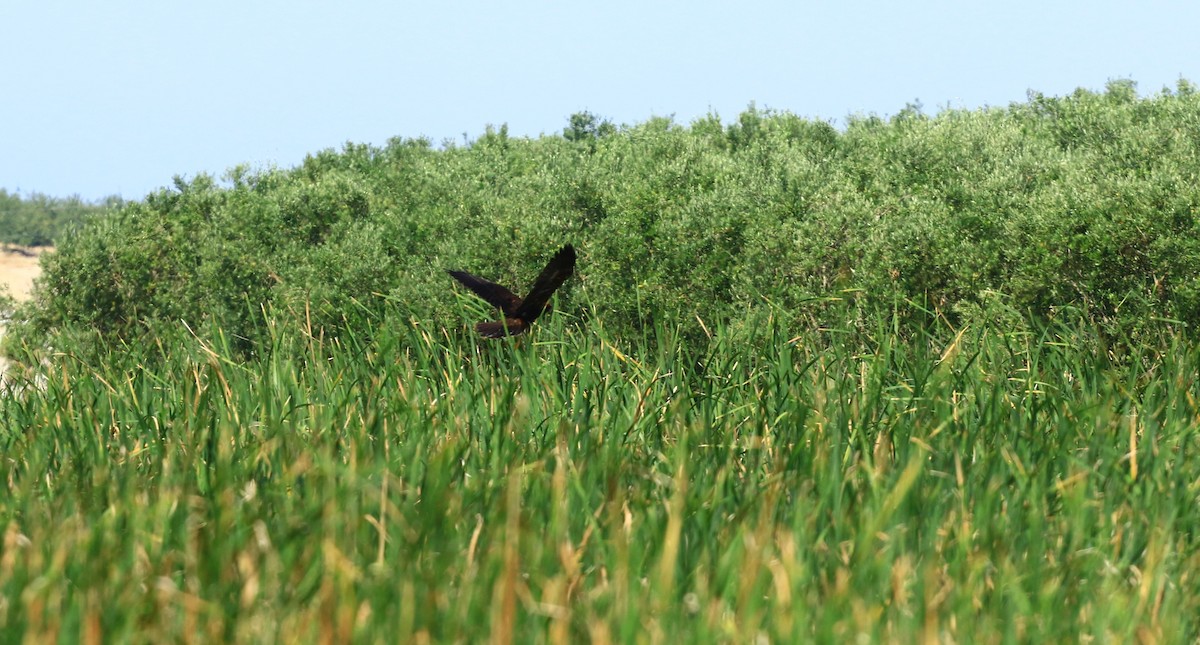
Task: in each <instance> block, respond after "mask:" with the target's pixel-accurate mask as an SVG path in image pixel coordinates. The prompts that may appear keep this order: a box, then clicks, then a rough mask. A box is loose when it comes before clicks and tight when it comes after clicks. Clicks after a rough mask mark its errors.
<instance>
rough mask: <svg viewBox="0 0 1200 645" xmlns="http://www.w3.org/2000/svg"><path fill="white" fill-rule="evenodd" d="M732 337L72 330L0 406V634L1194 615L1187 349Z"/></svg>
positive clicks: (1192, 367) (1154, 627) (423, 631)
mask: <svg viewBox="0 0 1200 645" xmlns="http://www.w3.org/2000/svg"><path fill="white" fill-rule="evenodd" d="M711 333H712V338H711V340H710V342H709V343H708V347H707V350H706V351H705V352H703V353H701V354H699V355H684V354H683V353H682V352H681V351H680V350H679V349H678V348H679V345H678V344H676V343H674V342H672V340H671V338H672V334H673V330H671V329H659V330H656V333H654V334H653V335H648V338H650V339H651V340H647V341H646V342H644V343H633V344H626V345H623V346H621V345H619V343H617V342H616V341H615V340H614V339H611V338H609V337H608V336H607V335H606V332H605V330H604V328H603V326H602V325H596V324H591V325H587V326H582V325H575V324H572V321H570V320H568V318H567V317H566V316H562V315H559V316H555V317H554V318H552V319H551V320H549V321H546V324H545V325H544V327H543V328H542V329H540V330H538V332H537V334H536V335H535V336H534V337H531V338H525V339H522V340H519V341H517V342H515V343H508V342H505V343H484V342H482V341H477V340H476V339H474V338H472V337H471V336H469V335H465V334H463V335H459V334H457V333H448V332H446V331H445V330H441V329H438V330H431V329H425V328H423V327H421V326H419V325H414V324H400V323H395V322H390V323H385V322H383V321H380V323H379V325H378V327H376V328H374V329H371V330H370V333H369V334H368V333H363V334H361V335H357V336H354V335H350V336H346V337H343V338H340V339H337V340H331V339H321V338H312V337H309V338H306V339H303V340H299V341H297V340H294V338H293V337H290V336H284V335H280V336H279V337H278V338H277V339H276V346H275V347H273V348H272V351H271V352H270V354H269V355H267V356H264V357H263V359H262V360H260V361H257V362H254V363H249V364H242V363H236V362H234V361H232V360H230V359H229V355H230V354H229V350H227V349H226V348H224V347H222V346H221V344H220V343H215V344H214V343H205V342H202V341H200V340H197V339H196V338H193V339H192V341H191V342H186V341H181V342H177V343H172V344H169V345H168V344H164V345H161V346H157V347H155V346H148V347H146V346H143V347H138V346H130V347H117V348H113V353H112V355H110V356H109V357H107V359H106V360H105V361H103V362H100V363H96V364H91V363H84V362H79V361H77V360H74V359H72V357H71V356H69V355H63V356H60V357H59V359H58V361H57V362H56V365H55V367H54V368H53V369H52V370H51V371H50V373H49V375H48V379H47V380H46V381H45V382H44V383H43V384H41V385H40V386H38V387H30V386H28V385H26V386H24V388H23V389H20V391H19V392H15V393H13V394H12V395H10V396H9V397H7V398H5V400H4V403H3V405H2V406H0V423H2V425H3V427H4V428H5V429H4V430H3V434H0V445H2V446H3V454H4V455H5V458H4V460H3V461H2V462H0V481H2V482H4V487H5V490H4V492H3V495H0V512H2V514H3V517H4V519H5V522H6V526H5V527H4V537H3V546H2V551H0V553H2V556H0V599H2V600H3V603H2V604H0V617H3V625H4V631H5V634H6V638H5V639H4V640H6V641H10V640H22V639H25V640H31V641H36V642H47V641H52V640H62V641H75V640H80V641H85V642H88V641H90V642H100V641H104V642H111V641H113V640H135V641H144V642H172V641H184V642H261V641H275V640H278V641H284V642H294V641H327V642H328V641H334V642H349V641H358V642H421V641H460V640H467V641H477V640H482V639H489V638H490V639H493V640H496V641H499V642H543V641H549V642H578V641H581V640H594V641H599V642H604V641H614V642H631V641H645V640H648V641H660V642H715V641H738V642H747V641H754V640H759V639H762V638H767V639H770V640H771V641H775V642H796V641H810V640H814V639H815V640H817V641H821V642H850V641H852V640H856V639H862V638H865V639H867V640H868V641H876V642H879V641H891V642H914V641H918V640H920V641H925V642H935V641H941V642H945V641H953V642H1012V641H1035V642H1046V641H1062V640H1070V641H1075V640H1088V639H1092V638H1094V639H1097V640H1100V641H1116V642H1134V641H1137V640H1141V641H1150V642H1154V641H1162V642H1188V641H1190V640H1191V639H1193V638H1194V637H1195V636H1196V634H1197V628H1196V625H1197V622H1196V618H1195V617H1196V616H1200V595H1198V594H1197V593H1196V592H1197V579H1196V575H1195V571H1196V570H1197V565H1198V564H1200V559H1198V551H1197V548H1196V539H1197V538H1196V535H1197V529H1198V528H1200V513H1198V511H1197V506H1196V495H1197V491H1198V489H1200V462H1197V461H1196V460H1195V459H1190V457H1191V451H1192V450H1194V449H1195V447H1196V446H1197V430H1196V419H1197V413H1198V409H1197V401H1196V395H1197V392H1196V384H1195V374H1196V370H1197V368H1198V367H1200V354H1198V353H1197V351H1196V350H1195V349H1194V348H1191V347H1187V346H1182V345H1177V346H1173V347H1171V348H1170V349H1171V351H1169V352H1166V353H1163V354H1161V355H1159V356H1152V355H1146V356H1136V355H1131V356H1128V357H1125V358H1124V359H1123V360H1121V361H1119V362H1112V361H1110V360H1108V358H1107V357H1105V356H1097V355H1091V354H1088V353H1087V351H1086V350H1083V349H1081V348H1083V347H1087V346H1090V345H1091V344H1090V343H1086V342H1080V340H1081V339H1079V338H1073V337H1070V336H1064V335H1063V334H1066V332H1065V331H1062V332H1059V333H1055V332H1051V331H1048V332H1046V333H1045V334H1044V335H1040V336H1033V335H1029V334H1012V333H1008V334H1006V333H1005V332H1003V331H999V330H994V329H964V330H961V333H959V334H958V335H957V336H956V338H955V340H954V342H953V343H950V344H948V345H946V346H936V345H934V344H932V343H931V342H930V341H929V340H928V339H924V340H922V339H916V340H904V341H902V340H900V339H899V337H898V336H895V335H892V334H890V333H888V332H887V330H882V331H880V333H878V334H877V335H874V336H872V337H871V338H868V339H866V342H867V343H868V344H870V345H872V346H873V349H872V350H871V351H866V352H864V351H860V350H853V349H851V348H852V347H854V346H855V345H859V344H861V343H862V339H859V341H855V342H849V341H848V340H847V338H846V337H847V336H848V335H849V334H848V332H846V331H844V330H843V331H841V332H839V330H833V329H831V330H827V331H826V332H825V333H823V334H819V335H813V336H811V337H803V338H790V337H788V335H787V334H786V333H785V329H784V327H783V326H782V325H779V324H777V323H776V322H774V321H764V323H763V324H762V325H761V326H760V328H759V330H758V332H757V333H758V336H756V338H755V339H754V342H751V343H745V342H739V343H737V344H732V343H730V342H728V341H727V339H726V337H725V336H724V333H723V331H722V330H720V329H716V330H713V331H712V332H711ZM216 336H217V337H218V338H219V337H220V334H219V333H217V334H216ZM293 343H301V345H300V346H285V345H289V344H293ZM297 355H299V356H303V357H304V358H302V359H295V358H287V357H288V356H297ZM150 365H155V367H153V368H150V367H148V366H150ZM17 387H18V388H21V385H20V384H18V385H17Z"/></svg>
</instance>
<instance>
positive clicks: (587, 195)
mask: <svg viewBox="0 0 1200 645" xmlns="http://www.w3.org/2000/svg"><path fill="white" fill-rule="evenodd" d="M565 135H566V136H544V137H540V138H537V139H519V138H512V137H509V136H508V133H507V130H506V129H505V128H500V129H498V130H493V129H489V130H488V132H487V133H486V134H485V135H483V136H482V137H480V138H479V139H477V140H476V141H474V142H472V143H471V144H470V145H467V146H462V147H456V146H449V147H446V148H444V149H435V148H433V147H432V146H431V145H430V144H429V143H428V142H427V141H424V140H402V139H395V140H393V141H390V142H389V143H388V144H387V145H386V146H384V147H382V148H375V147H370V146H362V145H348V146H347V147H346V148H345V149H344V150H342V151H341V152H333V151H325V152H321V153H318V154H316V155H314V156H312V157H310V158H309V159H307V160H306V161H305V163H304V164H302V165H301V166H300V167H298V168H295V169H292V170H287V171H280V170H268V171H261V172H251V171H248V170H246V169H245V168H236V169H234V170H232V171H231V172H230V173H229V175H228V177H227V178H226V179H227V181H228V183H227V185H226V186H219V185H218V184H217V183H216V182H215V181H214V180H213V179H211V178H209V177H204V176H202V177H199V178H196V179H194V180H192V181H191V182H183V181H178V182H176V185H175V186H174V187H173V188H170V189H164V190H162V191H159V192H157V193H155V194H153V195H150V196H149V197H148V198H147V199H146V200H145V201H144V202H141V203H136V204H129V205H127V206H125V207H124V209H122V210H121V211H120V212H118V213H117V214H116V215H114V216H113V217H111V218H109V219H107V220H106V221H104V222H102V223H98V224H96V225H94V226H92V227H90V228H88V229H87V230H85V231H84V232H82V233H81V234H80V235H78V236H77V237H74V238H72V239H71V240H69V241H67V242H66V243H64V244H62V245H61V248H60V251H59V253H58V254H56V255H55V256H54V257H53V258H52V259H50V260H48V263H47V271H46V277H45V279H44V282H43V284H42V288H41V291H40V293H39V294H38V298H37V300H36V301H35V302H34V303H32V304H31V305H30V306H29V307H28V308H27V309H26V310H25V317H26V318H28V323H27V324H25V325H24V326H22V327H21V328H20V329H19V330H18V335H19V337H21V338H24V339H26V340H28V341H30V342H32V343H34V344H43V343H45V342H47V341H48V342H50V343H51V344H53V336H54V334H55V333H58V332H59V331H60V330H63V329H66V328H68V327H71V326H72V325H77V324H83V325H87V326H90V327H94V328H96V329H98V330H100V331H101V332H103V333H105V334H109V335H117V336H120V337H129V336H131V335H136V334H138V333H140V330H143V329H146V328H151V329H152V328H154V327H155V326H156V325H158V324H162V323H164V322H165V323H166V324H170V325H177V324H178V321H180V320H184V321H187V322H189V324H193V326H194V327H196V328H200V327H203V325H200V326H197V325H194V323H200V322H203V321H205V320H212V321H218V322H220V323H221V324H222V325H223V326H225V327H226V328H227V329H229V330H230V332H231V333H232V334H233V335H235V336H236V337H239V338H241V339H243V343H244V344H245V347H246V348H252V347H253V346H254V343H255V342H256V339H258V338H260V337H261V333H262V322H261V321H262V316H261V308H262V306H263V305H264V303H265V304H267V305H268V306H270V307H271V308H272V309H273V310H275V311H280V312H289V311H290V312H294V313H295V315H296V320H300V319H301V317H303V318H304V319H305V321H306V323H305V324H309V322H311V323H312V324H315V325H318V326H320V327H321V328H322V329H324V330H325V331H326V332H327V333H329V334H336V333H338V330H339V329H342V328H344V327H345V326H346V325H356V326H358V325H362V324H366V321H367V320H373V319H376V318H378V317H381V316H387V315H393V316H395V319H400V320H408V319H416V320H420V321H429V322H431V323H432V324H435V325H447V326H455V327H458V326H461V325H462V324H463V322H462V320H461V318H460V310H459V306H458V304H457V300H456V295H455V290H454V288H453V285H452V284H451V282H450V281H449V280H448V279H447V278H446V276H445V274H444V269H445V268H447V267H462V268H467V269H473V270H477V271H479V272H481V273H484V274H486V275H489V276H492V277H494V278H496V279H499V280H501V281H504V282H510V283H513V286H516V287H519V288H524V286H525V285H524V284H522V283H523V282H526V281H528V280H530V279H531V278H532V277H533V275H534V274H535V272H536V270H537V268H538V267H539V266H540V264H541V263H542V262H543V261H544V260H545V258H546V257H547V256H548V255H549V253H550V252H552V251H553V250H554V249H556V248H557V247H558V246H560V245H561V244H562V243H563V242H564V241H572V242H574V243H575V244H576V245H578V246H579V247H580V249H581V251H582V256H581V260H580V264H579V278H580V279H579V280H575V281H572V282H570V283H568V285H567V288H566V289H565V290H564V291H563V293H562V296H561V297H562V298H564V301H563V302H562V303H560V304H565V305H567V306H566V310H567V311H569V312H570V311H574V312H576V313H580V312H582V311H584V310H585V309H586V310H587V311H589V313H592V314H594V315H596V316H600V317H602V318H603V321H604V323H605V324H606V326H607V327H608V328H610V329H613V330H615V331H616V332H617V333H620V332H622V331H630V330H633V329H636V328H638V327H639V326H642V325H644V324H646V323H647V322H649V321H650V320H651V319H653V318H662V317H666V318H670V319H673V320H677V321H682V322H688V323H690V322H693V321H695V320H696V319H697V318H699V319H700V320H703V321H705V323H706V324H709V325H711V324H717V323H724V324H727V325H729V326H730V327H731V328H733V329H736V328H738V327H739V326H742V325H747V324H753V321H756V320H759V319H761V316H762V315H764V314H770V315H772V316H776V317H782V318H784V319H786V320H791V321H793V324H794V325H795V326H796V327H797V329H798V330H801V329H803V328H804V327H805V326H808V325H812V324H822V322H823V321H827V319H828V318H829V317H832V316H837V317H844V316H846V315H853V316H857V317H859V318H860V319H861V320H860V322H862V323H877V322H879V321H872V320H870V319H871V318H874V317H878V316H885V317H886V316H893V315H896V314H897V313H900V317H899V318H897V319H896V320H894V321H891V322H894V323H895V324H899V325H901V326H904V325H912V324H926V323H927V322H928V321H929V319H930V317H931V316H936V317H938V318H940V319H942V322H943V323H945V324H948V326H950V327H954V326H960V325H962V324H965V323H969V322H971V321H972V320H978V319H981V318H988V317H996V316H998V315H1004V316H1008V317H1009V319H1010V320H1012V321H1013V322H1014V324H1020V321H1021V320H1028V319H1031V318H1053V317H1058V318H1062V317H1064V316H1071V317H1078V318H1081V319H1083V320H1084V321H1086V322H1088V323H1090V324H1092V325H1095V326H1097V327H1098V328H1100V329H1101V330H1102V331H1104V332H1106V333H1107V334H1109V335H1110V336H1112V337H1114V338H1126V339H1131V338H1134V337H1136V336H1138V335H1139V334H1145V333H1149V332H1152V331H1154V330H1156V329H1160V328H1162V327H1164V326H1178V323H1176V322H1172V321H1183V322H1185V323H1192V322H1194V321H1196V320H1197V318H1198V317H1200V235H1198V232H1200V231H1197V224H1196V214H1197V209H1198V207H1200V189H1198V188H1197V182H1196V178H1197V176H1198V174H1200V97H1198V96H1197V95H1196V94H1195V92H1194V91H1193V88H1192V86H1191V85H1190V84H1188V83H1187V82H1181V83H1180V84H1179V86H1178V88H1177V89H1176V90H1175V91H1169V90H1164V91H1163V92H1161V93H1159V94H1156V95H1154V96H1150V97H1146V98H1139V97H1137V95H1136V92H1135V91H1134V88H1133V86H1132V83H1129V82H1114V83H1111V84H1110V85H1109V87H1108V88H1107V90H1106V91H1105V92H1103V93H1093V92H1088V91H1083V90H1080V91H1077V92H1076V93H1074V94H1072V95H1071V96H1067V97H1062V98H1052V97H1045V96H1042V95H1038V94H1033V95H1031V96H1030V98H1029V100H1028V101H1027V102H1025V103H1020V104H1014V105H1011V106H1009V107H1007V108H989V109H985V110H978V111H960V110H947V111H943V112H941V113H939V114H937V115H935V116H928V115H925V114H923V113H922V112H921V111H920V110H919V108H915V107H912V106H910V107H909V108H906V109H905V110H904V111H902V112H901V113H900V114H899V115H897V116H896V117H894V118H892V119H890V120H884V119H880V118H878V117H874V116H864V117H855V118H853V119H851V120H850V122H849V123H848V124H847V127H846V128H845V130H844V131H840V132H839V131H838V130H836V129H834V128H833V127H831V126H830V125H829V124H827V123H823V122H819V121H811V120H806V119H803V118H800V117H797V116H795V115H792V114H788V113H775V112H770V111H763V110H758V109H756V108H754V107H753V106H752V107H751V108H750V109H749V110H747V111H746V112H745V113H743V114H742V115H741V116H740V117H739V118H738V120H737V121H736V122H735V123H733V124H731V125H729V126H725V125H723V124H722V123H721V122H720V121H719V120H718V119H717V118H716V117H715V116H712V117H708V118H705V119H701V120H699V121H697V122H695V123H693V124H691V125H690V126H683V125H680V124H676V123H674V122H672V121H671V120H669V119H661V118H656V119H652V120H650V121H647V122H645V123H642V124H639V125H635V126H626V127H622V128H615V127H612V126H611V124H608V123H607V122H599V121H597V119H596V118H595V117H593V116H592V115H587V114H584V115H576V116H575V117H573V118H572V120H571V125H570V127H569V128H567V129H566V130H565ZM903 303H912V304H915V305H917V306H916V307H911V306H908V305H905V306H903V307H899V308H898V307H896V305H897V304H903ZM914 311H915V312H918V313H917V315H916V317H915V318H914V317H911V316H912V315H913V314H911V313H901V312H914ZM697 333H700V332H699V331H697Z"/></svg>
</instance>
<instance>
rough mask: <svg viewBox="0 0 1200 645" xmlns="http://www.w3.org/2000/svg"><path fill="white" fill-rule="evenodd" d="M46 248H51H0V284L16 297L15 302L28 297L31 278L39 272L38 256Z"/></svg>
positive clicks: (23, 300)
mask: <svg viewBox="0 0 1200 645" xmlns="http://www.w3.org/2000/svg"><path fill="white" fill-rule="evenodd" d="M48 250H52V249H46V248H43V247H37V248H25V247H20V246H4V247H3V248H0V285H4V286H6V287H8V293H9V294H11V295H12V297H13V298H16V300H17V302H25V301H26V300H28V299H29V290H30V289H32V288H33V279H34V278H36V277H37V276H38V274H39V273H41V268H40V267H39V266H38V256H39V255H41V254H42V253H43V252H45V251H48Z"/></svg>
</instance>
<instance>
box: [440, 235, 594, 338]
mask: <svg viewBox="0 0 1200 645" xmlns="http://www.w3.org/2000/svg"><path fill="white" fill-rule="evenodd" d="M574 271H575V247H573V246H571V245H570V244H568V245H566V246H564V247H562V249H561V250H559V252H558V253H555V254H554V257H553V258H551V259H550V262H549V263H548V264H547V265H546V268H544V269H542V272H541V274H539V275H538V277H537V280H534V282H533V286H532V287H530V289H529V294H528V295H526V296H525V298H524V299H522V298H520V297H518V296H517V294H515V293H513V292H511V291H509V290H508V289H506V288H504V287H502V286H500V285H498V284H496V283H495V282H489V281H487V280H484V279H483V278H480V277H477V276H473V275H471V274H470V273H467V272H465V271H449V272H448V273H449V274H450V275H451V276H453V277H454V279H455V280H458V281H459V282H461V283H462V284H463V286H465V287H466V288H468V289H470V290H471V291H474V292H475V295H477V296H479V297H480V298H483V299H484V300H486V301H487V302H488V303H489V304H491V305H493V306H495V307H497V308H498V309H500V312H501V313H502V314H504V315H503V317H502V318H501V319H500V320H498V321H495V322H481V323H479V324H477V325H475V331H477V332H479V335H480V336H483V337H484V338H503V337H504V336H516V335H518V334H523V333H525V332H526V331H528V330H529V326H530V325H532V324H533V321H535V320H537V319H538V316H540V315H542V312H544V311H546V310H548V309H550V296H552V295H554V292H555V290H557V289H558V287H559V286H561V285H562V283H563V282H565V281H566V279H567V278H569V277H571V274H572V273H573V272H574Z"/></svg>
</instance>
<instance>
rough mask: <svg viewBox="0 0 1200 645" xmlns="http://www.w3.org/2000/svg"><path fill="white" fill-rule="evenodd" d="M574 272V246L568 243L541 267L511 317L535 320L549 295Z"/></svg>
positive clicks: (527, 321) (540, 313)
mask: <svg viewBox="0 0 1200 645" xmlns="http://www.w3.org/2000/svg"><path fill="white" fill-rule="evenodd" d="M574 272H575V247H573V246H571V245H570V244H568V245H566V246H564V247H563V248H562V250H560V251H559V252H558V253H556V254H554V257H553V258H551V259H550V263H549V264H547V265H546V268H544V269H542V273H541V274H540V275H538V277H537V280H535V281H534V283H533V287H531V288H530V289H529V294H528V295H526V296H525V300H524V301H522V302H521V303H520V304H519V305H518V306H517V311H516V313H515V315H514V316H513V317H514V318H519V319H520V320H523V321H524V322H525V323H526V324H528V323H531V322H533V321H535V320H537V317H538V316H540V315H542V311H544V310H545V309H546V303H547V302H550V296H552V295H554V292H555V290H557V289H558V288H559V286H561V285H562V283H563V282H566V280H567V278H569V277H571V274H572V273H574ZM506 313H507V312H506Z"/></svg>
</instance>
